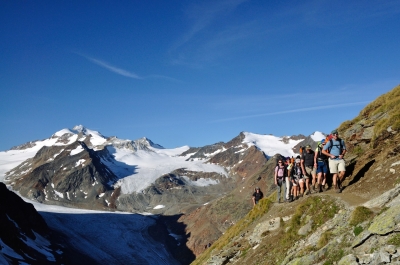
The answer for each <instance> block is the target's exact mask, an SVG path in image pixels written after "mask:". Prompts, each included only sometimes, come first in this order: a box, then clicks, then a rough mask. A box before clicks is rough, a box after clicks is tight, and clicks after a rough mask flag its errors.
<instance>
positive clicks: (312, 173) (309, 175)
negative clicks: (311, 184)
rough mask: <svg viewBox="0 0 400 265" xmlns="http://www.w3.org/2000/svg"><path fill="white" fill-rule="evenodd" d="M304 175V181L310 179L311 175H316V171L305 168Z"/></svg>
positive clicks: (312, 168) (311, 168)
mask: <svg viewBox="0 0 400 265" xmlns="http://www.w3.org/2000/svg"><path fill="white" fill-rule="evenodd" d="M305 169H306V175H305V176H304V178H305V179H309V178H311V177H312V176H313V175H314V176H315V175H316V172H317V169H316V168H315V167H310V166H306V167H305Z"/></svg>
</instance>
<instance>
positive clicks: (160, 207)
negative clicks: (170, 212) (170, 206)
mask: <svg viewBox="0 0 400 265" xmlns="http://www.w3.org/2000/svg"><path fill="white" fill-rule="evenodd" d="M162 208H165V205H157V206H156V207H154V208H153V209H154V210H157V209H162Z"/></svg>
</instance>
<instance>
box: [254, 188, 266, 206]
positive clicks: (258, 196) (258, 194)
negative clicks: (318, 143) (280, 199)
mask: <svg viewBox="0 0 400 265" xmlns="http://www.w3.org/2000/svg"><path fill="white" fill-rule="evenodd" d="M263 197H264V194H263V193H262V191H261V190H260V188H259V187H256V188H255V190H254V193H253V197H252V198H251V199H252V200H253V207H254V206H255V205H256V204H257V203H258V201H259V200H261V199H262V198H263Z"/></svg>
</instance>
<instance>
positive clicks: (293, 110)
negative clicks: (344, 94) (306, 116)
mask: <svg viewBox="0 0 400 265" xmlns="http://www.w3.org/2000/svg"><path fill="white" fill-rule="evenodd" d="M370 102H371V101H361V102H352V103H343V104H335V105H322V106H314V107H309V108H298V109H288V110H282V111H276V112H268V113H260V114H254V115H246V116H237V117H231V118H226V119H218V120H213V121H211V122H213V123H215V122H226V121H234V120H243V119H249V118H257V117H264V116H274V115H281V114H287V113H298V112H306V111H315V110H322V109H333V108H338V107H348V106H356V105H365V104H368V103H370Z"/></svg>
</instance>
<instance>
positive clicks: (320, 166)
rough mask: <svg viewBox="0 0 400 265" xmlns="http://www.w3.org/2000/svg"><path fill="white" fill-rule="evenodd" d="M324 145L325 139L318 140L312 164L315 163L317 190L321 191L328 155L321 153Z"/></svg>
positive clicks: (323, 184) (323, 185)
mask: <svg viewBox="0 0 400 265" xmlns="http://www.w3.org/2000/svg"><path fill="white" fill-rule="evenodd" d="M324 145H325V139H322V140H321V141H320V142H318V146H317V148H316V149H315V155H314V164H317V172H316V173H317V191H318V192H322V191H323V188H324V187H325V183H326V174H327V173H328V165H327V164H328V157H327V156H326V155H325V154H323V153H322V149H323V148H324Z"/></svg>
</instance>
